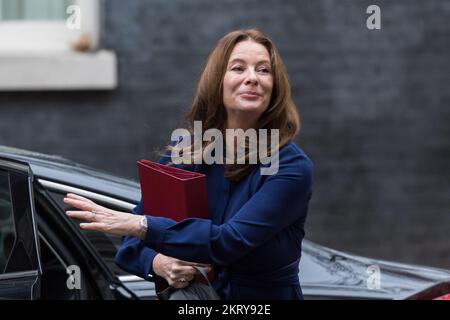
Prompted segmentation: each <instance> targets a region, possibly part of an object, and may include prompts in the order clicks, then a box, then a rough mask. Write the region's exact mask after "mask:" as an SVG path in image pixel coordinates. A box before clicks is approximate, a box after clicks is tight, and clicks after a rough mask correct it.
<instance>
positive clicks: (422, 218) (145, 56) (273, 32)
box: [0, 0, 450, 268]
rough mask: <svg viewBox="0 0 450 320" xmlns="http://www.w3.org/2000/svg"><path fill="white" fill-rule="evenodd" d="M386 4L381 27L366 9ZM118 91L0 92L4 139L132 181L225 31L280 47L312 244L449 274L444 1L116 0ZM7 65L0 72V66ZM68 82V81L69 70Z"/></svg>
mask: <svg viewBox="0 0 450 320" xmlns="http://www.w3.org/2000/svg"><path fill="white" fill-rule="evenodd" d="M371 4H377V5H379V6H380V7H381V21H382V25H381V26H382V29H381V30H368V29H367V28H366V19H367V17H368V14H366V8H367V7H368V6H369V5H371ZM103 9H104V21H103V22H104V23H103V34H102V47H105V48H108V49H112V50H114V51H115V52H116V54H117V55H118V62H119V66H118V68H119V87H118V88H117V89H116V90H114V91H105V92H100V91H98V92H93V91H74V92H16V93H12V92H10V93H5V92H2V93H0V110H1V111H0V114H1V120H0V144H3V145H9V146H14V147H19V148H25V149H30V150H34V151H39V152H44V153H50V154H58V155H62V156H64V157H67V158H69V159H72V160H75V161H77V162H81V163H84V164H87V165H91V166H94V167H96V168H99V169H102V170H105V171H109V172H112V173H115V174H117V175H121V176H125V177H131V178H133V179H137V171H136V164H135V162H136V160H137V159H140V158H151V159H154V158H155V153H154V150H155V148H157V147H160V146H162V145H164V144H165V143H166V142H167V141H168V139H169V138H170V133H171V132H172V130H173V129H175V128H176V125H177V123H178V120H179V119H180V116H181V115H182V114H183V112H184V111H185V110H186V108H187V107H188V106H189V104H190V101H191V98H192V95H193V91H194V88H195V83H196V81H197V79H198V76H199V73H200V69H201V66H202V65H203V63H204V61H205V59H206V57H207V54H208V53H209V51H210V50H211V49H212V47H213V46H214V45H215V43H216V41H217V40H218V39H219V38H220V37H222V36H223V35H224V34H226V33H228V32H229V31H232V30H234V29H238V28H248V27H257V28H260V29H261V30H263V31H264V32H266V33H267V34H268V35H269V36H271V37H272V38H273V40H274V41H275V43H276V44H277V45H278V47H279V49H280V51H281V54H282V57H283V58H284V61H285V64H286V65H287V69H288V72H289V76H290V79H291V84H292V91H293V96H294V100H295V102H296V103H297V105H298V107H299V110H300V112H301V116H302V121H303V125H302V131H301V134H300V136H299V139H297V142H298V144H299V145H300V146H301V147H302V148H303V149H304V150H305V151H306V153H307V154H309V155H310V157H311V158H312V160H313V161H314V164H315V186H314V196H313V199H312V202H311V206H310V211H309V217H308V223H307V238H309V239H310V240H313V241H316V242H318V243H320V244H324V245H327V246H331V247H333V248H336V249H340V250H346V251H350V252H354V253H358V254H362V255H366V256H371V257H377V258H385V259H390V260H396V261H403V262H412V263H419V264H426V265H434V266H441V267H445V268H450V254H448V252H449V251H450V239H449V230H450V165H449V160H450V125H449V122H450V109H449V102H450V99H449V98H450V91H449V83H450V41H449V40H450V18H449V17H450V1H447V0H429V1H423V0H408V1H400V0H396V1H393V0H390V1H365V0H314V1H313V0H309V1H299V0H284V1H275V0H273V1H266V0H264V1H261V0H258V1H256V0H254V1H242V0H239V1H238V0H226V1H210V0H190V1H183V0H170V1H167V0H151V1H144V0H128V1H122V0H108V1H105V2H104V7H103ZM0 72H1V70H0ZM68 76H70V75H68Z"/></svg>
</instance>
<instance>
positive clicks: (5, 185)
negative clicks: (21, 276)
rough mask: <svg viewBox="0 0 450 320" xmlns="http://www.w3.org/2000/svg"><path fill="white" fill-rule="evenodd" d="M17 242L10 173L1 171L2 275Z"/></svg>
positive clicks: (0, 225)
mask: <svg viewBox="0 0 450 320" xmlns="http://www.w3.org/2000/svg"><path fill="white" fill-rule="evenodd" d="M15 240H16V231H15V227H14V220H13V209H12V202H11V192H10V189H9V178H8V173H7V172H6V171H3V170H0V274H2V273H4V272H5V267H6V264H7V261H8V258H9V256H10V254H11V251H12V248H13V245H14V241H15Z"/></svg>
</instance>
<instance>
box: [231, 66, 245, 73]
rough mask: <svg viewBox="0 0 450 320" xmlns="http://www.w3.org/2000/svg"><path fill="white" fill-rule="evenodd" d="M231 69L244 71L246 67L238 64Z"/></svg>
mask: <svg viewBox="0 0 450 320" xmlns="http://www.w3.org/2000/svg"><path fill="white" fill-rule="evenodd" d="M231 71H237V72H242V71H244V68H243V67H242V66H240V65H237V66H233V67H231Z"/></svg>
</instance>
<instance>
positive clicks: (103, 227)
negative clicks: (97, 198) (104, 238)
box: [64, 193, 142, 237]
mask: <svg viewBox="0 0 450 320" xmlns="http://www.w3.org/2000/svg"><path fill="white" fill-rule="evenodd" d="M64 203H66V204H68V205H70V206H72V207H75V208H78V209H81V210H82V211H66V214H67V215H68V216H69V217H71V218H76V219H81V220H84V221H86V222H85V223H81V224H80V228H81V229H83V230H95V231H100V232H106V233H111V234H115V235H119V236H125V235H130V236H136V237H138V236H139V233H140V223H139V222H140V220H141V219H142V216H140V215H135V214H130V213H127V212H120V211H115V210H111V209H108V208H106V207H103V206H100V205H98V204H96V203H95V202H93V201H92V200H89V199H87V198H84V197H81V196H78V195H75V194H72V193H69V194H67V197H66V198H64Z"/></svg>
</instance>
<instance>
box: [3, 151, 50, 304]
mask: <svg viewBox="0 0 450 320" xmlns="http://www.w3.org/2000/svg"><path fill="white" fill-rule="evenodd" d="M32 181H33V175H32V172H31V170H30V168H29V166H28V165H27V164H25V163H22V162H17V161H12V160H9V159H4V158H0V299H37V298H39V293H40V278H41V274H42V268H41V264H40V260H39V242H38V241H37V235H38V233H37V228H36V220H35V212H34V198H33V184H32Z"/></svg>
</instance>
